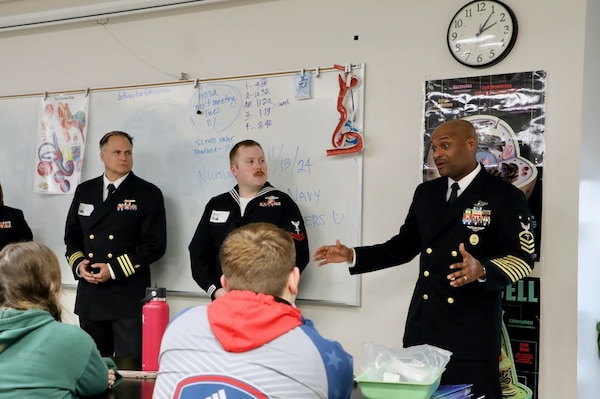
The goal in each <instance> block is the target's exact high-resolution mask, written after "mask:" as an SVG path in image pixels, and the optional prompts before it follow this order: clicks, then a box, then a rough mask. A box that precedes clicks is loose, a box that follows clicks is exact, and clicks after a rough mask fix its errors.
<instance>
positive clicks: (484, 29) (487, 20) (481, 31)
mask: <svg viewBox="0 0 600 399" xmlns="http://www.w3.org/2000/svg"><path fill="white" fill-rule="evenodd" d="M492 15H494V12H493V11H492V12H491V13H490V15H489V16H488V17H487V19H486V20H485V22H484V23H483V25H479V32H477V33H475V36H479V35H481V34H482V33H483V32H485V31H486V30H488V29H490V28H491V27H492V26H494V25H496V24H497V23H498V22H497V21H496V22H494V23H493V24H491V25H490V26H488V27H486V25H487V23H488V22H490V18H492Z"/></svg>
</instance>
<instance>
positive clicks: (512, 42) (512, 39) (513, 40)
mask: <svg viewBox="0 0 600 399" xmlns="http://www.w3.org/2000/svg"><path fill="white" fill-rule="evenodd" d="M485 1H487V2H489V3H496V4H499V5H501V6H502V7H504V8H505V9H506V11H508V14H509V16H510V18H511V19H512V21H513V34H512V36H511V37H510V40H509V42H508V45H507V46H506V50H504V52H502V54H501V55H500V56H498V57H497V58H494V59H493V60H491V61H487V62H484V63H482V64H469V63H468V62H464V61H462V60H461V59H459V58H458V57H457V56H456V55H455V54H454V51H452V46H451V45H450V41H449V38H450V28H451V27H452V21H454V19H455V18H456V17H457V16H458V15H459V14H460V13H461V12H462V11H463V10H464V9H465V8H467V7H468V6H470V5H471V4H475V3H480V2H481V0H472V1H469V2H468V3H466V4H465V5H463V6H462V7H461V8H460V9H459V10H458V11H457V12H456V13H455V14H454V16H453V17H452V19H451V20H450V24H449V25H448V30H447V31H446V45H447V46H448V51H449V52H450V55H451V56H452V58H454V59H455V60H456V61H457V62H458V63H460V64H462V65H464V66H468V67H469V68H488V67H491V66H493V65H496V64H498V63H499V62H500V61H502V60H503V59H505V58H506V57H507V56H508V54H510V52H511V51H512V49H513V47H514V46H515V43H516V42H517V36H518V35H519V24H518V22H517V16H516V14H515V13H514V11H513V10H512V8H511V7H510V6H508V5H507V4H506V3H504V2H502V1H499V0H485Z"/></svg>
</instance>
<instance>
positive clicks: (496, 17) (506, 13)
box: [448, 0, 517, 68]
mask: <svg viewBox="0 0 600 399" xmlns="http://www.w3.org/2000/svg"><path fill="white" fill-rule="evenodd" d="M516 40H517V18H516V17H515V14H514V13H513V12H512V10H511V9H510V8H509V7H508V6H507V5H506V4H504V3H501V2H499V1H496V0H482V1H472V2H470V3H468V4H466V5H465V6H463V7H462V8H461V9H460V10H458V12H457V13H456V15H454V17H453V18H452V20H451V21H450V26H448V49H449V50H450V53H451V54H452V56H453V57H454V58H455V59H456V60H457V61H458V62H460V63H461V64H463V65H467V66H470V67H474V68H484V67H488V66H491V65H494V64H496V63H498V62H500V61H501V60H502V59H504V57H506V56H507V55H508V53H509V52H510V50H512V48H513V46H514V44H515V41H516Z"/></svg>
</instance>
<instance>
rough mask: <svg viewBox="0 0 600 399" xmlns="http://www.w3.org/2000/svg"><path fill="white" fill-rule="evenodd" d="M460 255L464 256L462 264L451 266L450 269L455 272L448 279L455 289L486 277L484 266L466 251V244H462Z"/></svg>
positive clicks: (459, 248)
mask: <svg viewBox="0 0 600 399" xmlns="http://www.w3.org/2000/svg"><path fill="white" fill-rule="evenodd" d="M458 250H459V251H460V254H461V255H462V258H463V260H462V262H458V263H453V264H451V265H450V269H452V270H454V271H453V272H452V273H450V274H448V276H447V278H448V280H450V285H451V286H453V287H460V286H461V285H465V284H469V283H472V282H473V281H475V280H477V279H478V278H481V277H483V276H484V273H483V265H482V264H481V262H479V261H478V260H477V259H475V258H474V257H473V255H471V254H470V253H469V252H467V250H466V249H465V244H462V243H461V244H460V245H459V247H458Z"/></svg>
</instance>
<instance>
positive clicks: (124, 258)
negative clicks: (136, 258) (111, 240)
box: [117, 255, 135, 277]
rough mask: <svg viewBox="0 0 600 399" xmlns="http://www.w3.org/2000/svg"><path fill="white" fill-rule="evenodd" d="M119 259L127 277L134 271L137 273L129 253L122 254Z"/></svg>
mask: <svg viewBox="0 0 600 399" xmlns="http://www.w3.org/2000/svg"><path fill="white" fill-rule="evenodd" d="M117 261H118V262H119V265H120V266H121V269H122V270H123V274H124V275H125V277H129V276H131V275H132V274H133V273H135V269H134V268H133V265H132V264H131V260H129V255H121V256H119V257H118V258H117Z"/></svg>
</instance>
